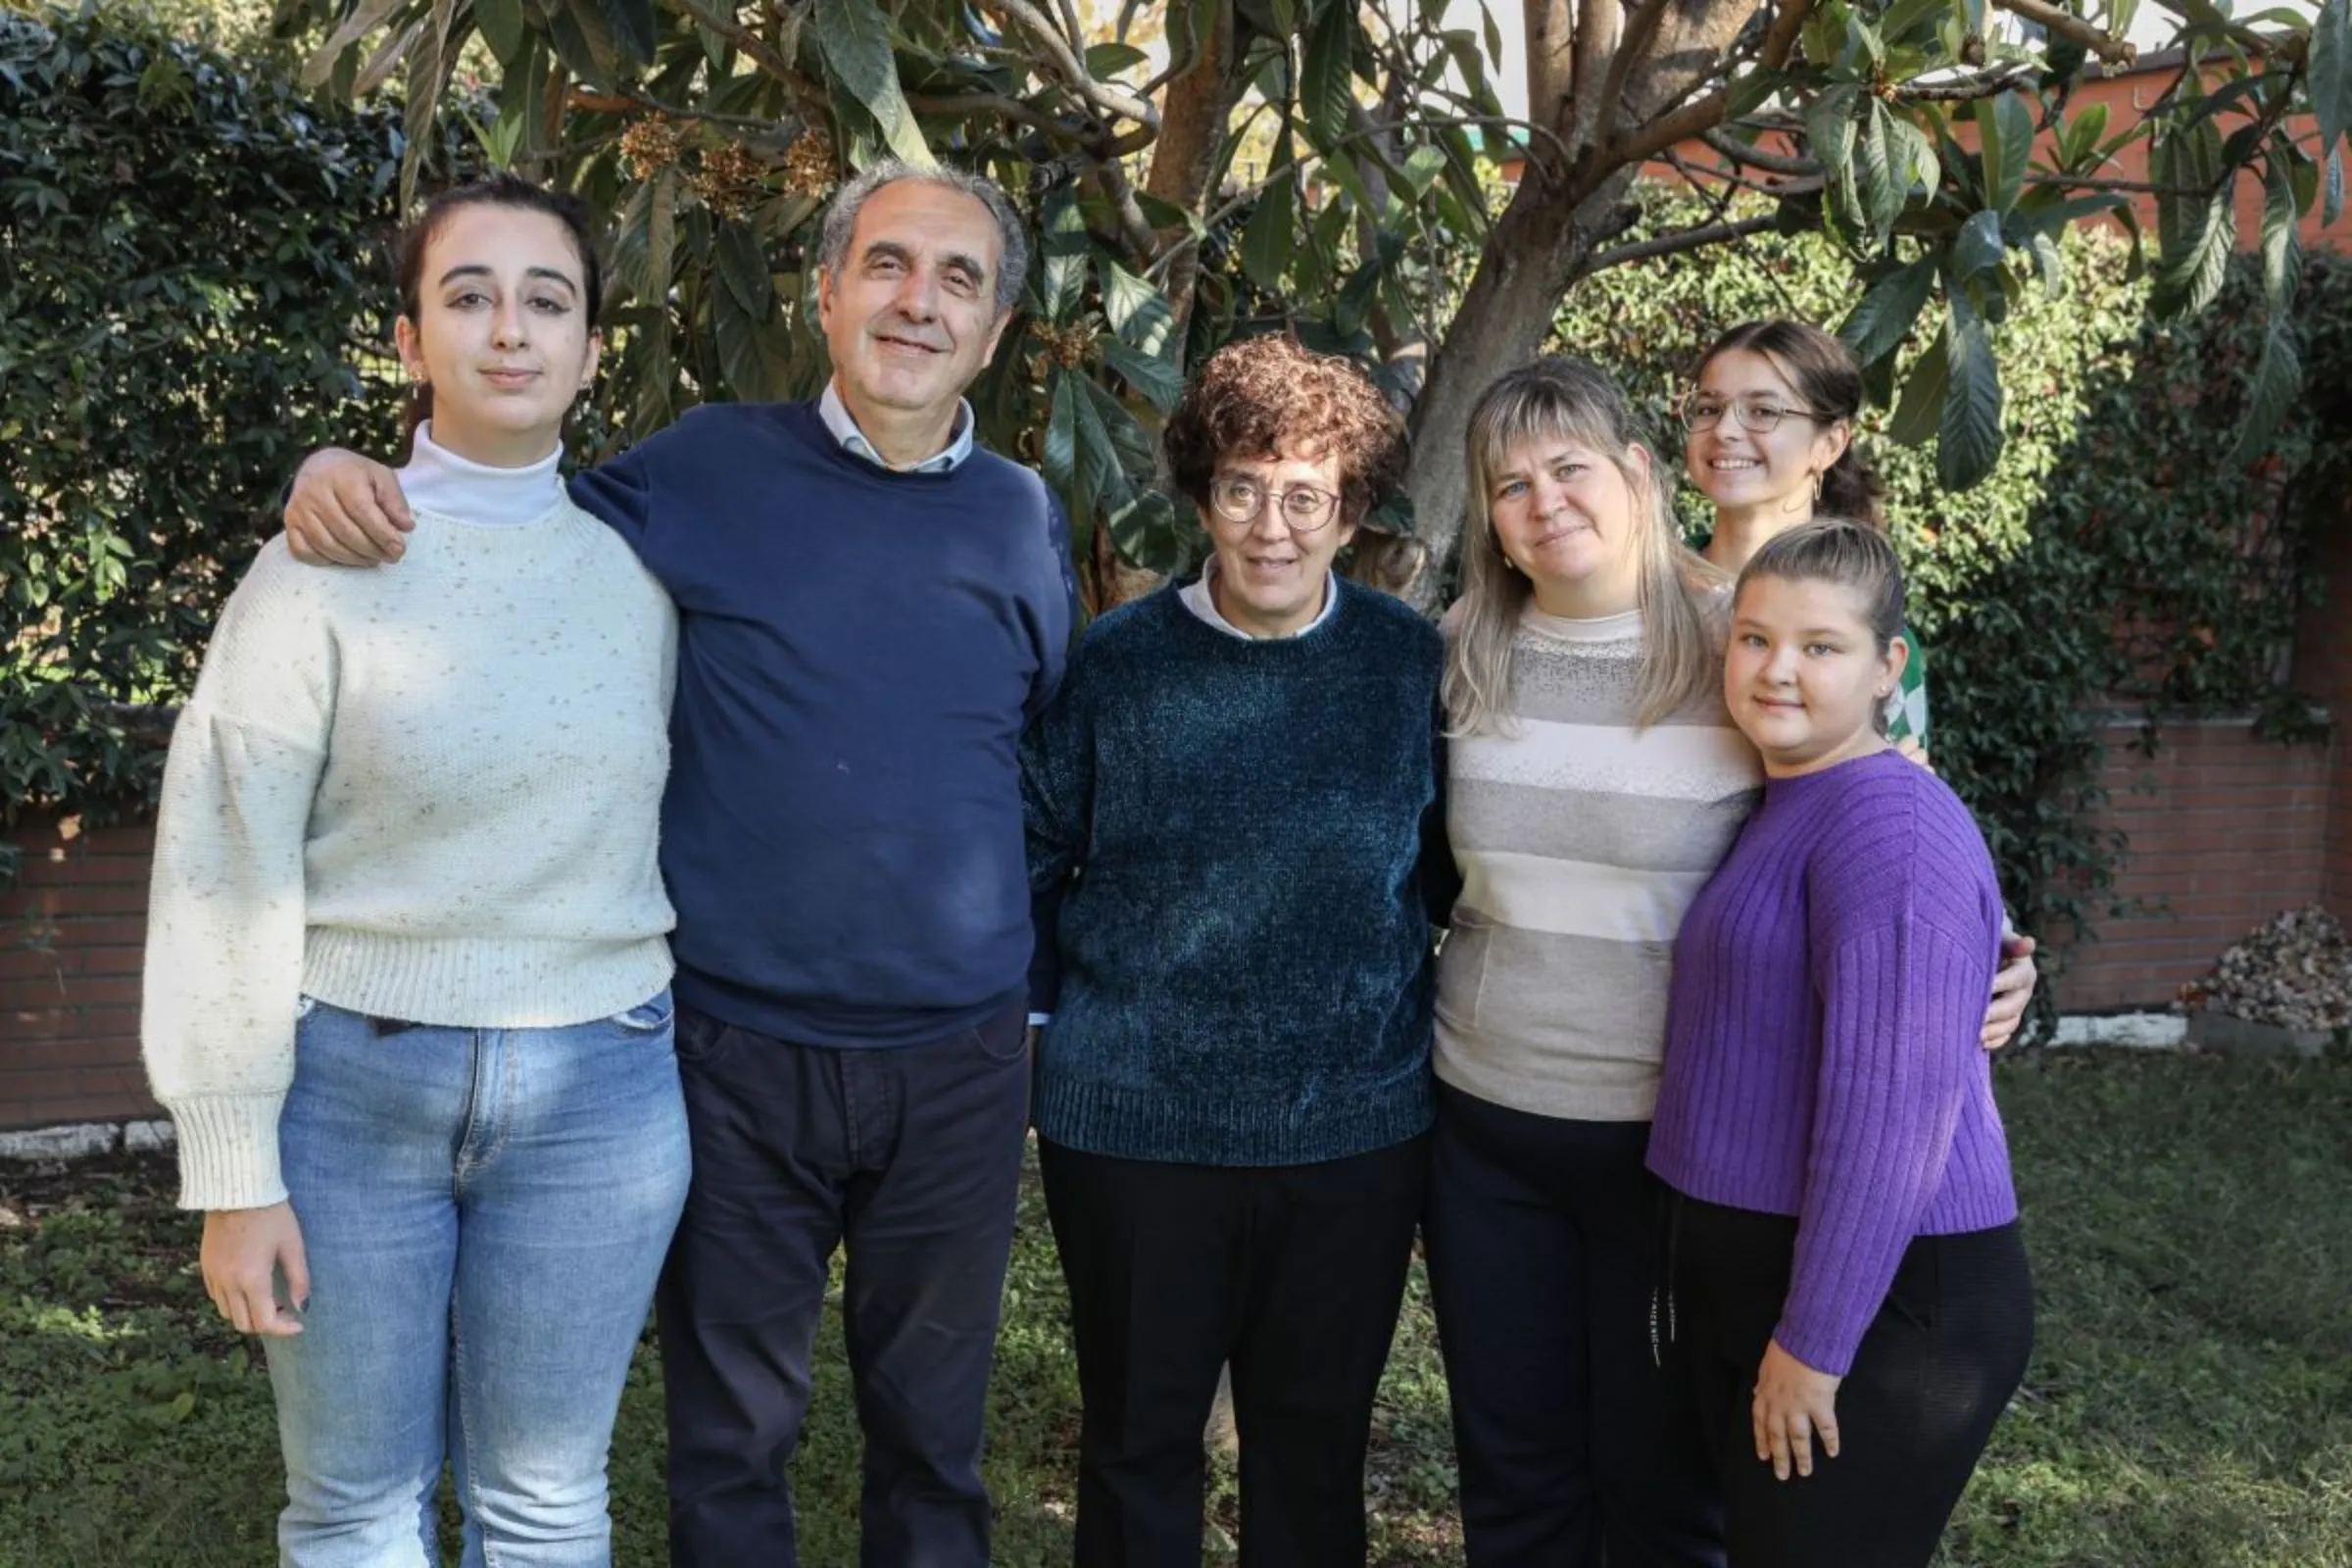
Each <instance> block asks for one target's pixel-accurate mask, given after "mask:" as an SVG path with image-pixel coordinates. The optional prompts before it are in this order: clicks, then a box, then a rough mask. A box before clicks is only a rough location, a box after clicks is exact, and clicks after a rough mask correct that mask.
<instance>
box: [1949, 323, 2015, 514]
mask: <svg viewBox="0 0 2352 1568" xmlns="http://www.w3.org/2000/svg"><path fill="white" fill-rule="evenodd" d="M1945 303H1946V306H1947V309H1948V312H1949V314H1948V315H1947V316H1946V317H1945V318H1944V334H1943V335H1944V349H1943V353H1944V359H1945V362H1946V363H1947V364H1948V365H1949V366H1950V368H1951V382H1950V385H1949V386H1948V387H1947V388H1946V390H1945V393H1944V399H1943V417H1942V420H1941V422H1940V424H1939V425H1938V427H1937V431H1936V477H1937V478H1938V479H1939V480H1941V481H1942V484H1943V487H1944V488H1945V489H1946V490H1968V489H1972V488H1974V487H1975V486H1976V485H1977V484H1978V483H1979V482H1980V481H1982V480H1983V479H1984V478H1985V476H1986V475H1987V474H1989V473H1991V472H1992V468H1993V465H1994V464H1996V463H1998V462H1999V461H2000V457H2001V368H2000V366H1999V365H1998V364H1996V363H1995V362H1994V360H1993V357H1992V336H1991V334H1990V333H1988V332H1987V331H1985V321H1984V319H1983V318H1982V317H1980V316H1978V315H1977V312H1976V308H1975V307H1974V306H1972V305H1970V304H1969V302H1968V300H1967V298H1966V296H1964V295H1961V294H1958V293H1955V294H1953V295H1952V296H1951V298H1950V299H1949V300H1948V301H1946V302H1945Z"/></svg>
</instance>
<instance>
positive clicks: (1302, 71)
mask: <svg viewBox="0 0 2352 1568" xmlns="http://www.w3.org/2000/svg"><path fill="white" fill-rule="evenodd" d="M1355 29H1356V19H1355V0H1323V9H1322V11H1321V12H1320V13H1319V14H1318V15H1317V16H1316V18H1315V22H1314V26H1313V27H1312V28H1311V29H1309V31H1308V33H1307V36H1306V41H1305V43H1304V44H1303V45H1301V48H1302V49H1303V51H1304V54H1305V58H1304V60H1303V61H1302V62H1301V64H1300V68H1299V113H1300V114H1301V115H1302V116H1303V117H1304V118H1305V121H1306V129H1307V134H1308V135H1309V136H1311V137H1312V138H1313V139H1314V144H1315V146H1316V147H1317V148H1318V149H1319V150H1322V151H1325V152H1328V151H1330V150H1331V149H1332V148H1333V147H1335V146H1337V145H1338V144H1339V140H1340V138H1341V137H1342V136H1345V135H1346V134H1347V133H1348V112H1349V111H1350V110H1352V109H1353V108H1354V107H1355V89H1354V81H1355Z"/></svg>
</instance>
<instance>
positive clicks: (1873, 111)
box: [1855, 98, 1911, 246]
mask: <svg viewBox="0 0 2352 1568" xmlns="http://www.w3.org/2000/svg"><path fill="white" fill-rule="evenodd" d="M1887 124H1888V116H1887V106H1886V105H1885V104H1883V103H1881V102H1879V101H1878V100H1877V99H1876V98H1873V99H1872V100H1871V101H1870V109H1869V112H1868V114H1867V115H1865V116H1864V118H1863V123H1862V134H1861V143H1860V157H1859V158H1858V159H1857V160H1856V163H1855V168H1856V172H1858V174H1859V175H1860V182H1861V196H1862V208H1863V214H1864V216H1865V218H1866V219H1867V221H1868V222H1869V225H1870V242H1871V244H1872V245H1873V246H1879V245H1884V244H1886V243H1887V235H1888V234H1889V233H1891V232H1892V231H1893V229H1894V221H1895V220H1896V219H1898V218H1900V217H1902V215H1903V203H1904V201H1905V200H1906V199H1908V197H1909V196H1910V194H1911V171H1910V169H1909V167H1908V165H1907V164H1906V165H1905V166H1904V167H1901V168H1898V167H1897V166H1896V162H1895V157H1894V147H1893V138H1892V136H1891V135H1890V133H1889V131H1888V129H1887Z"/></svg>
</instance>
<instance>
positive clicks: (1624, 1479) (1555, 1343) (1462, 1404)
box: [1424, 1084, 1724, 1568]
mask: <svg viewBox="0 0 2352 1568" xmlns="http://www.w3.org/2000/svg"><path fill="white" fill-rule="evenodd" d="M1648 1142H1649V1124H1648V1123H1647V1122H1584V1121H1566V1120H1562V1119H1559V1118H1556V1117H1550V1116H1536V1115H1530V1114H1528V1113H1527V1112H1525V1111H1519V1110H1512V1109H1509V1108H1507V1107H1505V1106H1501V1105H1496V1104H1493V1103H1488V1102H1486V1101H1483V1100H1479V1099H1476V1098H1474V1097H1472V1096H1469V1095H1465V1094H1463V1093H1462V1092H1461V1091H1459V1090H1457V1089H1453V1088H1450V1087H1449V1086H1447V1085H1445V1084H1440V1085H1439V1086H1438V1125H1437V1132H1436V1135H1435V1152H1434V1157H1433V1159H1432V1162H1431V1180H1430V1198H1429V1218H1428V1220H1427V1222H1426V1225H1425V1227H1424V1237H1425V1241H1426V1244H1427V1248H1428V1256H1429V1278H1430V1288H1431V1291H1432V1292H1433V1294H1434V1297H1435V1301H1436V1306H1437V1312H1438V1337H1439V1343H1440V1345H1441V1347H1442V1348H1443V1349H1444V1350H1445V1354H1446V1383H1447V1385H1448V1387H1449V1388H1450V1390H1451V1392H1452V1396H1453V1433H1454V1447H1455V1451H1456V1454H1457V1455H1458V1458H1459V1462H1460V1467H1461V1487H1462V1532H1463V1540H1464V1545H1465V1547H1466V1549H1467V1556H1468V1561H1469V1564H1470V1568H1521V1565H1525V1568H1575V1565H1578V1564H1586V1563H1600V1562H1602V1561H1604V1560H1605V1561H1606V1562H1607V1564H1608V1565H1609V1568H1641V1565H1648V1564H1675V1565H1682V1564H1707V1565H1714V1564H1720V1563H1721V1562H1722V1561H1723V1560H1724V1559H1723V1545H1722V1535H1721V1530H1722V1525H1721V1509H1720V1504H1719V1502H1718V1500H1717V1496H1716V1488H1715V1481H1714V1477H1713V1474H1712V1472H1711V1469H1710V1467H1709V1465H1708V1462H1707V1455H1706V1449H1705V1447H1704V1446H1703V1445H1702V1443H1701V1441H1700V1437H1699V1429H1698V1423H1697V1412H1696V1410H1695V1408H1694V1407H1693V1401H1692V1397H1691V1379H1690V1374H1689V1372H1688V1370H1687V1369H1686V1368H1684V1367H1682V1366H1679V1365H1676V1364H1674V1363H1673V1361H1672V1360H1671V1358H1670V1357H1668V1356H1667V1353H1666V1352H1667V1351H1668V1349H1669V1348H1667V1347H1664V1346H1663V1345H1662V1344H1661V1345H1660V1346H1659V1347H1658V1348H1657V1350H1656V1352H1655V1353H1653V1346H1652V1337H1651V1333H1650V1313H1651V1310H1652V1306H1653V1302H1656V1301H1657V1300H1658V1299H1659V1297H1660V1295H1661V1292H1660V1287H1661V1286H1662V1285H1663V1283H1664V1277H1665V1255H1666V1250H1665V1235H1664V1215H1665V1189H1664V1188H1663V1187H1662V1186H1661V1185H1660V1184H1659V1182H1658V1181H1657V1179H1656V1178H1655V1177H1653V1176H1651V1175H1650V1174H1649V1172H1648V1171H1647V1170H1646V1169H1644V1168H1643V1166H1642V1156H1643V1154H1644V1153H1645V1152H1646V1150H1647V1146H1648ZM1664 1338H1665V1335H1664V1332H1663V1327H1662V1326H1661V1332H1660V1334H1659V1336H1658V1339H1659V1340H1660V1341H1661V1342H1662V1341H1663V1340H1664ZM1662 1363H1663V1364H1662ZM1604 1553H1605V1557H1604Z"/></svg>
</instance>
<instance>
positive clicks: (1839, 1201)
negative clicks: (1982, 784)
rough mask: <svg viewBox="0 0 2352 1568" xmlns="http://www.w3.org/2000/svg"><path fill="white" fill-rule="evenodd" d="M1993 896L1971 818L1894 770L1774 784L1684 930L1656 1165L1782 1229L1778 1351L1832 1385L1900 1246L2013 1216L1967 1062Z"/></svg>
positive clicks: (1864, 768) (1873, 760)
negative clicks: (1787, 1219) (1792, 1235)
mask: <svg viewBox="0 0 2352 1568" xmlns="http://www.w3.org/2000/svg"><path fill="white" fill-rule="evenodd" d="M2000 930H2001V899H2000V888H1999V884H1998V883H1997V882H1996V881H1995V880H1994V878H1993V872H1992V860H1991V858H1990V857H1989V856H1988V855H1987V854H1986V853H1985V841H1984V838H1983V837H1982V836H1981V835H1980V834H1979V833H1978V831H1977V824H1976V820H1975V818H1973V817H1972V816H1970V815H1969V812H1968V808H1967V807H1965V806H1963V805H1961V804H1960V798H1959V797H1958V796H1956V795H1954V794H1953V793H1952V792H1951V790H1950V789H1949V788H1947V787H1946V786H1945V785H1944V783H1943V782H1942V781H1941V780H1940V779H1937V778H1936V776H1935V775H1934V774H1932V773H1930V772H1929V771H1928V770H1927V769H1926V768H1923V767H1920V766H1917V765H1916V764H1914V763H1912V762H1910V761H1908V760H1905V759H1904V758H1902V757H1900V756H1898V755H1897V754H1896V753H1894V752H1891V751H1888V752H1881V753H1878V754H1876V755H1873V756H1870V757H1863V758H1857V759H1855V760H1852V761H1849V762H1840V763H1838V764H1837V765H1836V766H1834V767H1829V768H1824V769H1823V770H1822V771H1820V772H1818V773H1809V774H1806V775H1804V776H1802V777H1799V778H1776V779H1773V780H1771V781H1769V782H1768V783H1767V784H1766V785H1765V789H1764V805H1763V808H1762V809H1760V810H1758V811H1757V812H1756V814H1755V815H1754V816H1753V817H1751V818H1750V819H1749V820H1748V823H1747V825H1746V827H1745V828H1744V829H1742V830H1741V832H1740V842H1739V843H1738V844H1737V845H1735V846H1734V847H1733V849H1732V853H1731V855H1730V856H1729V857H1727V858H1725V860H1724V862H1723V865H1722V866H1721V868H1720V869H1718V870H1717V871H1716V873H1715V875H1714V877H1713V878H1712V879H1711V880H1710V881H1709V882H1708V883H1707V885H1706V887H1705V888H1704V889H1703V890H1702V891H1701V892H1700V893H1699V895H1698V898H1697V900H1696V902H1694V903H1693V904H1692V905H1691V911H1690V913H1689V914H1687V915H1685V916H1684V917H1683V928H1682V933H1681V936H1680V938H1679V940H1678V941H1677V942H1676V943H1675V950H1674V983H1673V992H1672V999H1671V1001H1670V1003H1669V1006H1668V1013H1667V1034H1666V1065H1665V1076H1664V1078H1663V1080H1662V1081H1661V1083H1660V1085H1659V1090H1658V1112H1657V1120H1656V1123H1655V1125H1654V1126H1653V1127H1652V1129H1651V1132H1650V1139H1649V1168H1650V1169H1651V1170H1653V1171H1655V1172H1657V1174H1658V1175H1659V1176H1660V1177H1662V1178H1664V1180H1665V1181H1666V1182H1667V1183H1668V1184H1669V1185H1670V1186H1672V1187H1674V1188H1675V1189H1676V1190H1677V1191H1680V1192H1683V1193H1687V1194H1689V1195H1690V1196H1691V1197H1692V1198H1696V1199H1700V1200H1703V1201H1707V1202H1710V1203H1722V1204H1726V1205H1728V1206H1730V1207H1734V1208H1746V1209H1755V1210H1759V1211H1761V1212H1764V1213H1768V1214H1793V1215H1795V1216H1796V1218H1797V1230H1796V1256H1795V1260H1794V1264H1793V1269H1792V1273H1791V1276H1790V1280H1789V1298H1788V1299H1787V1301H1786V1302H1784V1303H1783V1305H1782V1309H1781V1320H1780V1325H1779V1327H1778V1328H1777V1329H1776V1330H1775V1331H1774V1336H1773V1337H1774V1338H1775V1339H1777V1340H1778V1341H1779V1342H1780V1344H1781V1348H1783V1349H1785V1350H1787V1351H1788V1352H1789V1354H1791V1355H1793V1356H1795V1357H1796V1358H1797V1359H1798V1360H1800V1361H1802V1362H1804V1363H1805V1364H1806V1365H1807V1366H1810V1367H1813V1368H1815V1369H1817V1370H1819V1371H1823V1372H1829V1373H1833V1374H1836V1375H1837V1376H1839V1377H1843V1376H1844V1375H1845V1373H1846V1372H1847V1370H1848V1369H1850V1368H1851V1366H1852V1365H1853V1359H1854V1349H1855V1347H1857V1346H1858V1345H1860V1344H1861V1341H1862V1335H1863V1331H1864V1330H1865V1329H1867V1328H1869V1326H1870V1321H1871V1319H1872V1318H1873V1317H1875V1316H1876V1315H1877V1313H1878V1310H1879V1306H1880V1303H1881V1302H1883V1301H1884V1300H1885V1299H1886V1298H1887V1287H1888V1286H1889V1285H1891V1284H1892V1283H1893V1281H1894V1271H1895V1268H1896V1265H1898V1264H1899V1263H1900V1262H1901V1261H1902V1256H1903V1250H1904V1249H1905V1248H1907V1247H1908V1246H1909V1245H1910V1243H1911V1239H1912V1238H1913V1237H1914V1236H1948V1235H1953V1234H1956V1233H1959V1232H1963V1231H1978V1230H1989V1229H1991V1228H1992V1227H1994V1226H1997V1225H2004V1224H2006V1223H2008V1222H2009V1221H2010V1220H2013V1219H2015V1218H2016V1217H2017V1193H2016V1190H2015V1189H2014V1188H2013V1187H2012V1186H2011V1185H2010V1180H2009V1144H2008V1140H2007V1138H2006V1137H2005V1136H2004V1135H2003V1133H2002V1131H2001V1118H2000V1112H1999V1111H1998V1110H1997V1109H1996V1108H1995V1107H1994V1105H1993V1103H1992V1070H1991V1066H1990V1064H1989V1063H1988V1061H1987V1060H1986V1058H1985V1052H1984V1051H1983V1050H1982V1049H1981V1047H1980V1046H1979V1044H1978V1038H1977V1037H1978V1033H1979V1031H1980V1029H1981V1027H1982V1026H1983V1023H1984V1019H1985V999H1986V997H1987V996H1988V994H1989V992H1990V988H1991V984H1992V973H1993V969H1994V967H1995V965H1996V964H1997V963H1998V961H1999V954H2000Z"/></svg>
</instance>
